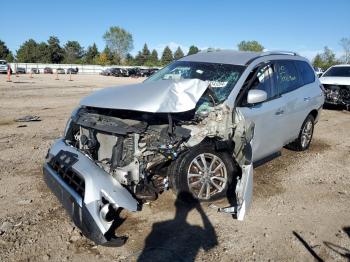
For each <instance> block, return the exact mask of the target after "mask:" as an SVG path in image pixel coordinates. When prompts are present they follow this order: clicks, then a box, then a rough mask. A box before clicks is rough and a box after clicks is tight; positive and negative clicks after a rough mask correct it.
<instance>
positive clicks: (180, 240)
mask: <svg viewBox="0 0 350 262" xmlns="http://www.w3.org/2000/svg"><path fill="white" fill-rule="evenodd" d="M175 207H176V213H175V217H174V219H171V220H167V221H163V222H158V223H154V224H153V226H152V231H151V233H150V234H149V235H148V236H147V238H146V240H145V245H144V248H143V250H142V251H141V252H140V253H138V254H135V255H138V258H137V261H195V258H196V256H197V254H198V252H199V250H200V249H201V248H203V249H204V250H205V251H208V250H210V249H212V248H213V247H215V246H216V245H217V244H218V240H217V236H216V233H215V230H214V227H213V225H212V224H211V222H210V221H209V219H208V217H207V216H206V214H205V213H204V211H203V209H202V207H201V205H200V204H199V202H198V200H195V199H193V197H192V196H191V195H190V194H188V193H180V194H179V196H178V197H177V199H176V201H175ZM192 210H197V212H198V213H199V214H200V216H201V218H202V222H203V227H200V226H197V225H191V224H189V223H188V222H187V221H186V219H187V216H188V214H189V212H190V211H192Z"/></svg>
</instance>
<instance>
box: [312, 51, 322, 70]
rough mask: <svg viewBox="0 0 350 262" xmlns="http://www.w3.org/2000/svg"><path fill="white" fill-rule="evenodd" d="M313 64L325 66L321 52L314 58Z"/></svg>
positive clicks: (320, 66)
mask: <svg viewBox="0 0 350 262" xmlns="http://www.w3.org/2000/svg"><path fill="white" fill-rule="evenodd" d="M312 65H313V66H314V67H319V68H322V67H323V60H322V57H321V55H320V54H317V55H316V56H315V57H314V59H313V61H312Z"/></svg>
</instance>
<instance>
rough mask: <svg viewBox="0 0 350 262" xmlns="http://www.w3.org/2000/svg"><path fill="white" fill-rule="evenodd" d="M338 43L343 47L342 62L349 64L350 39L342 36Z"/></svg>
mask: <svg viewBox="0 0 350 262" xmlns="http://www.w3.org/2000/svg"><path fill="white" fill-rule="evenodd" d="M340 45H341V47H342V48H343V51H344V57H343V60H344V63H346V64H350V39H349V38H345V37H344V38H342V39H341V40H340Z"/></svg>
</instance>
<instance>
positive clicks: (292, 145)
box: [285, 115, 315, 151]
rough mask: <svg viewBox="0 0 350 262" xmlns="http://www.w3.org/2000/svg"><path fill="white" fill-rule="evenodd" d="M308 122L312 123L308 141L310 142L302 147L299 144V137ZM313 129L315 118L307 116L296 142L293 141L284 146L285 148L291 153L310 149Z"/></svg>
mask: <svg viewBox="0 0 350 262" xmlns="http://www.w3.org/2000/svg"><path fill="white" fill-rule="evenodd" d="M308 121H311V123H312V133H311V139H310V142H309V143H308V144H307V145H306V146H305V147H303V146H302V144H301V135H302V131H303V129H304V127H305V125H306V123H307V122H308ZM314 127H315V118H314V117H313V116H312V115H308V116H307V117H306V119H305V120H304V122H303V124H302V126H301V129H300V132H299V136H298V138H297V139H296V140H294V141H293V142H292V143H290V144H288V145H286V146H285V147H286V148H287V149H290V150H293V151H305V150H307V149H308V148H309V147H310V144H311V142H312V137H313V134H314Z"/></svg>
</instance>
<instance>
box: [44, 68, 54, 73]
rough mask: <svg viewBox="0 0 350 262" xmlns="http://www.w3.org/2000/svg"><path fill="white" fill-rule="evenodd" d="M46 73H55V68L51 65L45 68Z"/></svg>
mask: <svg viewBox="0 0 350 262" xmlns="http://www.w3.org/2000/svg"><path fill="white" fill-rule="evenodd" d="M44 74H53V70H52V68H51V67H45V68H44Z"/></svg>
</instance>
